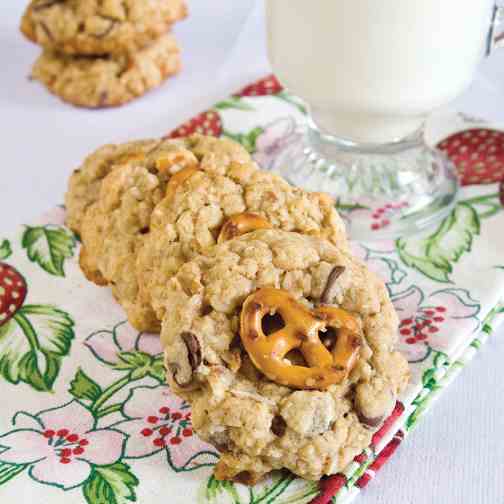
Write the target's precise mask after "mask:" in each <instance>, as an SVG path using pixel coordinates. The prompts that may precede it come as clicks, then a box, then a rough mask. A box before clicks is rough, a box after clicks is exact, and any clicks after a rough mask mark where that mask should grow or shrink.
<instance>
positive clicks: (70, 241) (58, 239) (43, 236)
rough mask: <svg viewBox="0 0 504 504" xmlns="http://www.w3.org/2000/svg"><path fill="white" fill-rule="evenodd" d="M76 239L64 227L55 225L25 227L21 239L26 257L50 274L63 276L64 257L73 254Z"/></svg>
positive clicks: (66, 257)
mask: <svg viewBox="0 0 504 504" xmlns="http://www.w3.org/2000/svg"><path fill="white" fill-rule="evenodd" d="M76 243H77V242H76V240H75V237H74V236H73V234H72V233H71V232H70V231H68V230H67V229H65V228H62V227H57V226H50V225H49V226H37V227H29V226H28V227H27V228H26V230H25V232H24V234H23V239H22V246H23V248H25V249H26V251H27V254H28V258H29V259H30V261H32V262H36V263H37V264H38V265H39V266H40V267H41V268H42V269H44V270H45V271H47V273H49V274H50V275H54V276H60V277H64V276H65V270H64V263H65V259H68V258H69V257H72V256H73V255H74V250H75V246H76Z"/></svg>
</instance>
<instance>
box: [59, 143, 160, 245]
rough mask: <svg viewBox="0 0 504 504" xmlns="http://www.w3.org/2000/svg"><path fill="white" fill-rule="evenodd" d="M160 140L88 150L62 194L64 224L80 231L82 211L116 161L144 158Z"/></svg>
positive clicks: (110, 145) (143, 159)
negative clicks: (64, 208) (64, 211)
mask: <svg viewBox="0 0 504 504" xmlns="http://www.w3.org/2000/svg"><path fill="white" fill-rule="evenodd" d="M161 144H162V140H159V139H154V140H138V141H134V142H127V143H123V144H108V145H104V146H102V147H100V148H99V149H97V150H96V151H95V152H93V153H92V154H90V155H89V156H88V157H87V158H86V159H85V160H84V162H83V163H82V165H81V166H79V168H77V169H76V170H74V172H73V173H72V175H71V177H70V180H69V183H68V190H67V192H66V194H65V207H66V225H67V226H68V227H69V228H70V229H72V231H74V232H75V233H77V234H78V235H80V233H81V226H82V220H83V219H84V214H85V213H86V211H87V209H88V208H89V207H90V206H91V205H92V204H93V203H95V202H96V200H97V199H98V196H99V193H100V187H101V183H102V181H103V179H104V178H105V177H106V176H107V175H108V174H109V173H110V172H111V171H112V170H113V168H114V167H115V166H117V165H122V164H128V163H132V162H135V163H140V164H141V163H143V162H145V161H148V160H149V153H152V152H154V151H155V150H156V149H157V148H158V147H161Z"/></svg>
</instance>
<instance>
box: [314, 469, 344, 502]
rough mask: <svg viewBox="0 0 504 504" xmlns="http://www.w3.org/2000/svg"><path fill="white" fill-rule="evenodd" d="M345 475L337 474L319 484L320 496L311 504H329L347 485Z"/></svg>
mask: <svg viewBox="0 0 504 504" xmlns="http://www.w3.org/2000/svg"><path fill="white" fill-rule="evenodd" d="M346 482H347V479H346V476H345V475H344V474H335V475H334V476H330V477H329V478H324V479H321V480H320V482H319V487H320V494H319V495H318V497H315V499H313V500H312V501H311V503H310V504H329V502H330V501H331V499H332V498H333V497H334V496H335V495H336V494H337V493H338V492H339V491H340V490H341V489H342V488H343V487H344V486H345V485H346Z"/></svg>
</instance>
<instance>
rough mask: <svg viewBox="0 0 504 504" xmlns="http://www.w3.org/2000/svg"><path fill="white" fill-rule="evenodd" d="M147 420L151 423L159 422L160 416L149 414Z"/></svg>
mask: <svg viewBox="0 0 504 504" xmlns="http://www.w3.org/2000/svg"><path fill="white" fill-rule="evenodd" d="M147 422H149V423H150V424H155V423H158V422H159V418H158V417H157V416H148V417H147Z"/></svg>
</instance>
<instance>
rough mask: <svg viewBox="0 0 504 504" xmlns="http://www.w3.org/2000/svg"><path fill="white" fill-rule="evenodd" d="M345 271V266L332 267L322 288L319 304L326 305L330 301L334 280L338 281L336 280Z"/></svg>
mask: <svg viewBox="0 0 504 504" xmlns="http://www.w3.org/2000/svg"><path fill="white" fill-rule="evenodd" d="M345 269H346V268H345V266H334V268H333V269H332V271H331V273H329V276H328V277H327V283H326V286H325V287H324V291H323V292H322V295H321V296H320V302H321V303H322V304H327V303H329V302H330V301H331V299H332V297H333V295H332V290H333V287H334V285H335V283H336V280H338V278H339V277H340V276H341V275H342V274H343V272H344V271H345Z"/></svg>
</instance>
